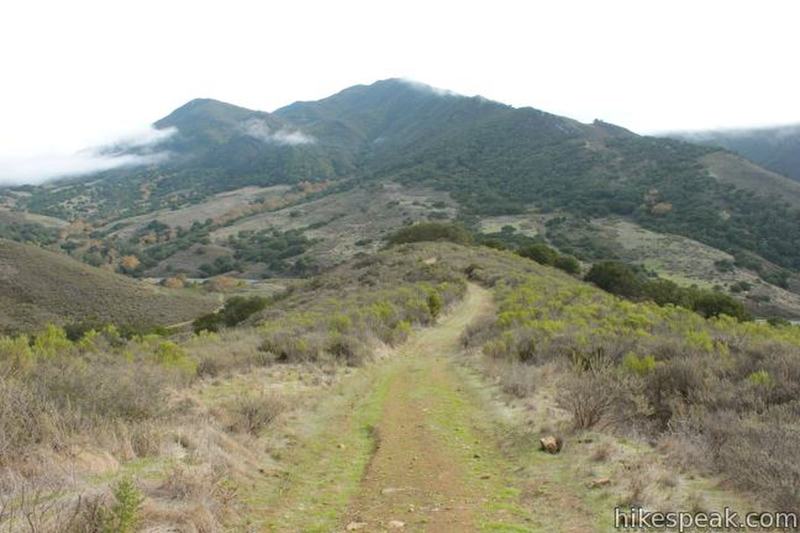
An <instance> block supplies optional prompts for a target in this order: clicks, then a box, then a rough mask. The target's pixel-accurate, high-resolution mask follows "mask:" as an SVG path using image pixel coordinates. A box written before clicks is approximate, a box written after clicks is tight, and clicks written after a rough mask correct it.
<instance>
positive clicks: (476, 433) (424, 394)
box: [250, 285, 534, 533]
mask: <svg viewBox="0 0 800 533" xmlns="http://www.w3.org/2000/svg"><path fill="white" fill-rule="evenodd" d="M492 306H493V301H492V297H491V294H490V293H489V292H488V291H486V290H484V289H482V288H480V287H478V286H476V285H470V286H469V288H468V292H467V294H466V296H465V298H464V300H463V301H462V302H461V303H459V304H458V305H457V306H455V308H454V309H452V310H451V311H450V312H449V313H448V314H447V315H446V316H444V317H443V318H442V319H441V320H440V321H439V323H438V324H436V325H435V326H433V327H430V328H426V329H422V330H417V331H415V332H414V333H413V334H412V335H411V337H410V338H409V340H408V341H407V342H406V343H405V344H403V345H402V346H401V347H399V348H398V349H397V350H396V352H395V353H393V354H392V355H391V356H390V357H387V358H385V359H382V360H380V361H378V362H376V363H374V364H372V365H370V366H367V367H365V368H363V369H360V370H359V371H357V372H355V373H354V374H353V377H352V379H351V380H349V381H346V382H343V383H342V386H341V388H340V389H338V390H337V391H332V392H331V393H328V394H327V395H326V398H325V399H324V401H321V402H320V404H319V408H318V409H317V411H316V412H314V413H310V414H308V415H307V416H306V417H304V418H303V420H304V426H305V427H306V430H304V431H303V432H302V436H300V434H299V433H298V435H297V436H298V438H299V441H300V442H302V445H301V446H298V447H297V448H294V449H293V450H290V452H289V454H288V455H287V456H286V457H285V458H284V461H285V463H287V464H289V465H290V466H289V468H288V469H287V470H286V471H285V472H283V473H281V474H280V477H281V479H282V481H281V483H280V484H279V486H278V488H277V490H272V491H269V490H262V489H254V490H253V496H252V501H251V504H253V505H254V506H255V507H257V508H258V509H259V511H258V512H257V513H256V514H255V515H253V516H252V517H250V524H251V525H255V524H258V529H260V530H269V531H319V532H331V531H363V532H370V533H373V532H379V531H394V530H399V531H431V532H439V531H442V532H444V531H446V532H459V533H461V532H470V531H478V530H491V531H530V530H531V525H532V524H533V521H534V519H533V518H532V517H531V510H530V509H529V508H528V507H529V506H527V505H522V504H521V503H520V501H521V499H520V496H521V491H520V490H519V489H518V488H517V487H516V486H515V485H514V483H513V482H512V481H511V479H512V478H513V477H514V476H513V475H511V470H512V467H513V466H512V465H510V464H509V462H508V461H507V460H506V458H505V457H504V456H503V454H501V452H500V451H499V450H498V448H497V446H496V441H495V439H494V438H493V436H492V434H491V433H492V431H494V430H496V429H497V426H496V423H495V422H496V421H495V420H494V419H493V414H492V412H491V411H490V410H489V409H488V407H487V404H486V399H485V398H479V397H478V395H477V393H476V385H475V383H471V382H469V380H468V379H467V378H466V377H465V374H464V373H463V372H462V371H460V370H459V367H458V365H457V364H456V363H455V361H456V360H457V356H458V355H459V352H460V350H461V347H460V344H459V338H460V335H461V333H462V332H463V331H464V328H466V326H467V325H468V324H469V323H470V322H472V321H473V320H474V319H476V318H477V317H479V316H481V315H482V314H484V313H489V312H490V311H491V310H492Z"/></svg>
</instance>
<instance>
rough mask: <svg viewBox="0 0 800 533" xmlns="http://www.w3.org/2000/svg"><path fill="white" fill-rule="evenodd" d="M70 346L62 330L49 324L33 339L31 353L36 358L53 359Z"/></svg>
mask: <svg viewBox="0 0 800 533" xmlns="http://www.w3.org/2000/svg"><path fill="white" fill-rule="evenodd" d="M71 346H72V343H71V342H70V341H69V339H68V338H67V333H66V332H65V331H64V329H63V328H60V327H58V326H54V325H53V324H49V325H48V326H47V327H46V328H45V330H44V331H42V332H41V333H39V334H38V335H36V336H35V337H34V339H33V353H34V354H35V355H36V356H37V357H53V356H55V355H56V354H58V353H60V352H63V351H65V350H67V349H69V348H70V347H71Z"/></svg>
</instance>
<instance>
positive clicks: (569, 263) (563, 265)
mask: <svg viewBox="0 0 800 533" xmlns="http://www.w3.org/2000/svg"><path fill="white" fill-rule="evenodd" d="M553 266H554V267H556V268H560V269H561V270H563V271H564V272H566V273H567V274H579V273H580V271H581V264H580V263H578V260H577V259H575V258H574V257H572V256H571V255H560V256H558V258H557V259H556V260H555V263H553Z"/></svg>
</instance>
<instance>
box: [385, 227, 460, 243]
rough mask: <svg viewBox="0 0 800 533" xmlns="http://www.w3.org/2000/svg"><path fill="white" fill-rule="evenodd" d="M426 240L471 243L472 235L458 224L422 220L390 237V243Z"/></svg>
mask: <svg viewBox="0 0 800 533" xmlns="http://www.w3.org/2000/svg"><path fill="white" fill-rule="evenodd" d="M425 241H450V242H454V243H456V244H471V243H472V235H470V233H469V232H468V231H467V230H466V229H465V228H464V227H462V226H460V225H458V224H449V223H442V222H421V223H419V224H414V225H413V226H409V227H407V228H403V229H401V230H399V231H397V232H395V233H394V234H393V235H392V236H390V237H389V244H403V243H409V242H425Z"/></svg>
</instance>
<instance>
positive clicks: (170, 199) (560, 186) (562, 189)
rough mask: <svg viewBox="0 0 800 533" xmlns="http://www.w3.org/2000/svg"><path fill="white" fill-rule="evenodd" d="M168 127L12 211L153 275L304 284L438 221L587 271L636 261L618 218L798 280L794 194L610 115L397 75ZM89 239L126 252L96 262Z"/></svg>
mask: <svg viewBox="0 0 800 533" xmlns="http://www.w3.org/2000/svg"><path fill="white" fill-rule="evenodd" d="M154 126H155V127H156V128H158V129H160V130H162V131H164V132H165V133H170V135H165V139H164V140H163V141H162V143H161V144H159V145H158V146H157V147H155V148H152V149H157V150H160V151H164V152H168V153H169V154H171V156H170V157H169V158H167V159H166V160H164V161H161V162H158V163H155V164H153V165H151V166H148V167H138V168H125V169H115V170H112V171H107V172H103V173H99V174H95V175H91V176H86V177H83V178H80V179H73V180H69V181H64V182H57V183H52V184H47V185H44V186H40V187H30V186H28V187H21V188H16V189H10V190H7V191H6V194H5V204H6V205H8V206H9V209H12V210H15V211H16V212H28V213H37V214H39V215H48V216H51V217H56V218H60V219H63V220H65V221H75V220H81V221H82V222H85V223H87V224H88V225H89V228H85V231H83V233H80V232H79V233H78V234H76V233H72V234H69V232H68V231H62V232H61V233H62V235H63V234H66V235H67V237H65V238H61V239H60V240H57V241H56V242H55V244H53V245H52V246H53V247H54V248H56V249H61V250H67V251H68V252H69V253H70V254H71V255H73V256H74V257H76V258H80V259H84V260H86V259H87V258H89V259H91V261H93V262H94V263H101V262H103V261H105V262H106V263H107V264H112V266H113V261H114V257H119V256H120V255H122V254H132V255H136V256H137V257H139V258H140V259H141V265H142V266H141V268H140V270H139V271H138V274H139V275H145V274H146V275H157V276H161V275H169V274H170V273H171V272H185V273H187V274H188V275H191V276H207V275H212V274H217V273H225V272H233V273H237V272H238V273H239V275H242V276H247V277H259V276H275V275H298V274H302V273H304V272H312V271H315V270H316V269H319V268H325V267H326V266H330V265H331V264H335V263H336V262H337V261H340V260H342V259H346V258H347V257H349V256H352V255H353V254H356V253H358V252H360V251H370V250H373V249H375V248H377V247H378V246H379V245H380V242H381V240H382V239H383V238H384V237H385V236H386V235H387V233H388V232H390V231H391V229H392V228H395V227H396V226H397V225H403V224H409V223H413V222H416V221H420V220H426V219H429V218H432V219H458V220H459V221H461V222H462V223H464V224H466V225H468V226H469V227H470V228H471V229H473V230H475V231H479V232H480V231H484V229H483V228H487V227H491V228H494V229H493V230H491V231H490V233H491V232H494V233H496V234H497V235H496V236H495V237H498V238H504V239H505V240H506V241H508V242H510V241H509V239H508V238H506V237H508V235H505V236H504V235H501V234H500V233H498V232H499V230H500V229H502V228H503V227H506V226H507V227H509V228H511V229H515V228H517V229H518V230H519V231H518V234H517V236H516V237H514V239H512V240H513V242H514V243H517V244H518V243H519V242H521V239H522V240H524V239H523V237H524V238H528V239H531V238H533V239H543V240H546V241H548V242H550V243H551V244H555V245H557V246H559V247H560V248H562V251H564V252H567V253H572V254H575V255H577V256H579V257H580V258H581V259H583V260H585V261H595V260H599V259H603V258H616V257H622V256H626V257H627V256H629V255H630V254H629V253H622V252H620V251H617V252H615V251H614V249H615V247H617V248H618V244H619V242H618V239H616V237H609V232H608V231H606V229H605V228H607V227H610V226H609V225H608V224H607V223H606V221H607V219H609V218H617V219H620V220H622V221H625V222H627V223H630V224H634V225H635V226H636V227H638V228H641V229H642V230H644V231H648V232H651V233H655V234H662V235H675V236H680V237H681V238H685V239H689V240H691V241H692V242H694V243H698V244H702V245H705V246H708V247H711V248H713V249H715V250H718V251H719V252H720V253H721V254H723V255H722V256H721V257H723V258H721V259H719V260H720V261H723V263H725V262H735V263H737V265H738V266H737V268H743V269H748V270H749V271H750V272H755V273H756V274H757V276H760V278H761V279H763V280H765V281H768V282H770V283H773V282H778V281H779V285H781V286H782V287H783V288H786V287H788V286H789V285H790V283H789V281H788V279H789V278H790V277H791V276H792V275H793V272H796V271H798V270H800V185H798V183H796V182H794V181H792V180H790V179H788V178H786V177H784V176H781V175H779V174H776V173H773V172H769V171H768V170H765V169H763V168H762V167H760V166H758V165H755V164H753V163H751V162H749V161H746V160H744V159H742V158H740V157H738V156H736V155H734V154H732V153H730V152H729V151H725V150H722V149H719V148H717V147H714V146H707V145H702V144H697V143H691V142H686V141H684V140H676V139H669V138H657V137H647V136H640V135H637V134H635V133H633V132H631V131H629V130H627V129H625V128H624V127H621V126H617V125H613V124H608V123H606V122H602V121H595V122H593V123H591V124H584V123H580V122H578V121H575V120H572V119H570V118H566V117H561V116H557V115H553V114H550V113H547V112H545V111H541V110H537V109H533V108H530V107H522V108H515V107H512V106H509V105H505V104H502V103H499V102H494V101H491V100H487V99H485V98H482V97H466V96H462V95H457V94H453V93H448V92H444V91H440V90H437V89H433V88H431V87H428V86H425V85H422V84H418V83H413V82H408V81H405V80H398V79H388V80H383V81H378V82H375V83H373V84H371V85H358V86H354V87H350V88H347V89H345V90H343V91H341V92H339V93H337V94H334V95H332V96H330V97H327V98H324V99H322V100H318V101H312V102H296V103H293V104H291V105H288V106H286V107H283V108H281V109H277V110H275V111H274V112H271V113H266V112H262V111H254V110H250V109H245V108H242V107H238V106H235V105H231V104H227V103H224V102H219V101H216V100H210V99H198V100H193V101H191V102H189V103H187V104H185V105H184V106H181V107H180V108H178V109H176V110H175V111H173V112H172V113H170V114H169V115H167V116H166V117H164V118H162V119H160V120H158V121H156V122H155V124H154ZM136 149H139V148H133V150H136ZM611 225H612V226H613V225H614V224H611ZM526 228H528V229H526ZM534 228H535V229H534ZM486 231H488V230H486ZM6 233H7V234H10V235H19V234H21V231H18V230H17V231H14V232H6ZM28 233H30V232H28ZM523 233H525V235H522V234H523ZM0 234H2V233H0ZM495 237H492V238H495ZM92 240H100V241H101V242H103V244H104V248H102V249H103V250H113V251H117V252H119V253H116V254H110V255H109V256H108V257H99V258H98V257H97V255H96V252H95V251H90V248H91V245H90V244H89V243H90V241H92ZM727 258H730V260H729V259H727ZM679 262H682V264H687V262H686V261H683V260H682V261H679ZM667 263H669V264H675V262H674V261H668V262H660V263H659V265H660V264H667ZM726 264H727V263H726ZM673 274H676V275H677V274H678V273H677V272H673ZM683 274H684V273H683V272H681V275H683ZM748 279H749V278H748ZM698 281H702V282H704V283H706V282H707V283H712V284H713V283H714V280H713V279H707V278H704V279H703V280H696V279H690V282H698Z"/></svg>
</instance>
